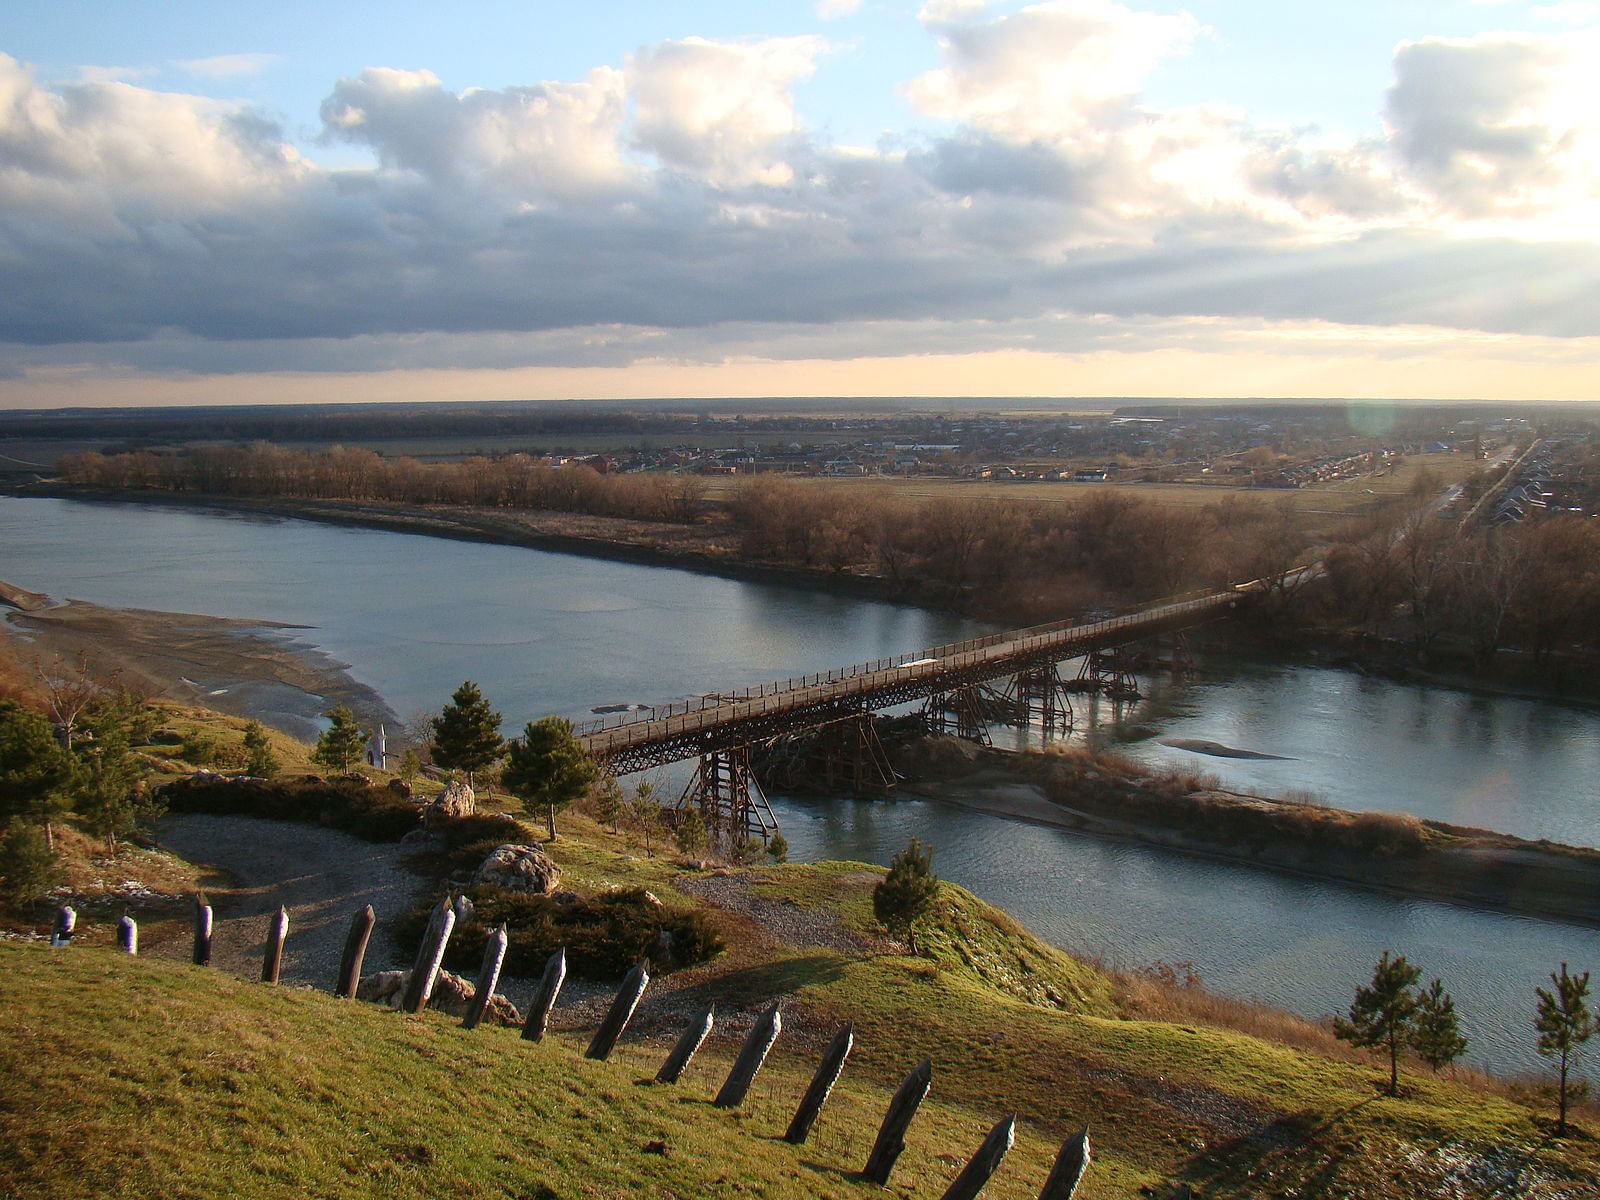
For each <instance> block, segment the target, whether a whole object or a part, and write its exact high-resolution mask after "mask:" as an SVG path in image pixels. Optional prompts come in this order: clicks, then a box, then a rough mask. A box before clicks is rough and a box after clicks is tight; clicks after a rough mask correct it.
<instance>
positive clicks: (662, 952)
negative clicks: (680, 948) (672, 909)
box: [650, 929, 672, 967]
mask: <svg viewBox="0 0 1600 1200" xmlns="http://www.w3.org/2000/svg"><path fill="white" fill-rule="evenodd" d="M650 959H651V961H652V962H654V963H656V964H658V965H659V966H663V967H664V966H669V965H671V963H672V930H670V929H663V930H661V931H660V932H659V933H657V934H656V940H655V943H654V944H653V945H652V946H651V947H650Z"/></svg>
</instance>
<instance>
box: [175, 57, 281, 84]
mask: <svg viewBox="0 0 1600 1200" xmlns="http://www.w3.org/2000/svg"><path fill="white" fill-rule="evenodd" d="M281 57H282V56H281V55H277V54H216V55H212V56H211V57H210V58H180V59H178V60H177V61H175V62H174V63H173V64H172V65H173V66H175V67H177V68H178V70H180V71H183V72H185V73H186V74H189V75H195V76H198V77H199V78H201V79H235V78H238V77H239V76H241V75H259V74H260V73H261V72H262V71H265V70H266V69H267V68H268V67H270V66H272V65H273V64H274V63H277V62H279V61H281Z"/></svg>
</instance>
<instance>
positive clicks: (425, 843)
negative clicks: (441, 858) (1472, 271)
mask: <svg viewBox="0 0 1600 1200" xmlns="http://www.w3.org/2000/svg"><path fill="white" fill-rule="evenodd" d="M400 844H401V845H402V846H421V847H424V848H427V847H432V846H442V845H444V839H442V838H441V837H440V836H439V835H438V834H437V833H431V832H429V831H428V830H426V829H413V830H411V831H409V832H408V833H407V834H406V835H405V837H403V838H401V839H400Z"/></svg>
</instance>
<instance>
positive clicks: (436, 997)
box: [356, 971, 522, 1026]
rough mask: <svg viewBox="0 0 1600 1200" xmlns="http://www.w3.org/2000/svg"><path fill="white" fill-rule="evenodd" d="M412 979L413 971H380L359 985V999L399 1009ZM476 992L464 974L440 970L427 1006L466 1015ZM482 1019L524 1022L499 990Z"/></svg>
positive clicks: (461, 1015)
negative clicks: (464, 977) (453, 973)
mask: <svg viewBox="0 0 1600 1200" xmlns="http://www.w3.org/2000/svg"><path fill="white" fill-rule="evenodd" d="M410 980H411V972H410V971H379V972H378V973H377V974H376V975H368V976H367V977H366V978H365V979H363V980H362V981H361V982H360V983H359V984H357V985H356V999H357V1000H366V1001H368V1002H370V1003H372V1004H382V1005H384V1006H385V1007H386V1008H392V1009H395V1010H397V1011H398V1009H399V1008H400V1002H401V1000H402V998H404V996H405V994H406V984H407V983H409V982H410ZM473 994H474V992H473V987H472V984H470V983H468V982H467V981H466V980H465V979H463V978H461V976H459V975H452V974H451V973H450V972H449V971H440V972H439V978H438V981H437V982H436V983H435V984H434V985H433V995H432V996H430V997H429V998H428V1007H429V1008H430V1009H433V1010H434V1011H436V1012H442V1013H448V1014H449V1015H450V1016H452V1017H464V1016H466V1015H467V1006H468V1005H469V1004H471V1003H472V997H473ZM483 1019H484V1021H485V1023H487V1024H490V1025H511V1026H520V1025H521V1024H522V1014H520V1013H519V1012H517V1006H516V1005H515V1004H513V1003H511V1001H509V1000H507V999H506V998H505V997H504V996H502V995H500V993H498V992H496V993H495V994H494V996H493V997H491V998H490V1000H489V1007H488V1009H487V1010H486V1011H485V1012H484V1014H483Z"/></svg>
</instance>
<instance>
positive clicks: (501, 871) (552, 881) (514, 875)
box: [472, 844, 561, 896]
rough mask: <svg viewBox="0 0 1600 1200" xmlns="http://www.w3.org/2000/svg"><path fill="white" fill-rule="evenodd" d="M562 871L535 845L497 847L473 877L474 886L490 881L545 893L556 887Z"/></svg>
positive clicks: (489, 882) (496, 885)
mask: <svg viewBox="0 0 1600 1200" xmlns="http://www.w3.org/2000/svg"><path fill="white" fill-rule="evenodd" d="M560 878H561V871H560V869H559V868H557V866H556V864H555V863H553V862H551V861H550V856H549V855H548V854H546V853H545V852H544V851H543V850H541V849H539V847H537V846H516V845H509V844H508V845H505V846H499V847H496V848H495V849H494V850H493V851H492V852H491V853H490V855H489V857H488V858H486V859H484V860H483V865H482V866H480V867H479V868H478V870H477V871H476V873H474V875H473V876H472V883H473V886H478V885H481V884H489V885H491V886H493V887H503V888H507V889H508V890H510V891H513V892H530V893H532V894H533V895H536V896H548V895H549V894H550V893H551V892H553V891H555V890H556V881H557V880H558V879H560Z"/></svg>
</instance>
